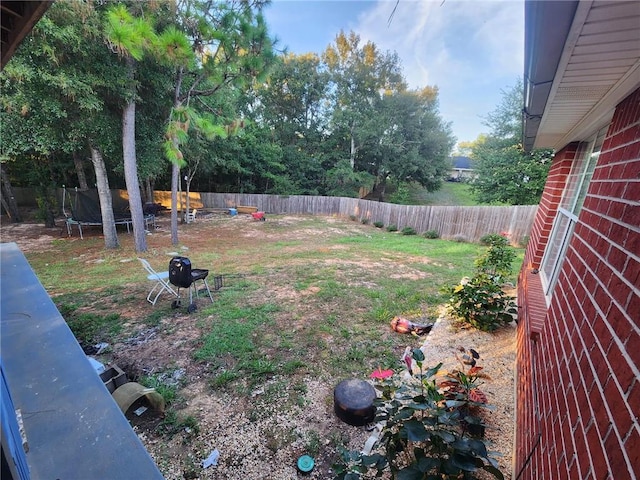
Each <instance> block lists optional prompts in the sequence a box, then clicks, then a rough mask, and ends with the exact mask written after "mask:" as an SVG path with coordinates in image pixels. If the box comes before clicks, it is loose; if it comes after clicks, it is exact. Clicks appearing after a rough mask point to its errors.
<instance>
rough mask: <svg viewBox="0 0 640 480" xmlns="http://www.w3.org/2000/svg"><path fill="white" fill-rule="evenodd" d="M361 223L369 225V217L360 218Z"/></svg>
mask: <svg viewBox="0 0 640 480" xmlns="http://www.w3.org/2000/svg"><path fill="white" fill-rule="evenodd" d="M360 223H361V224H363V225H367V224H368V223H369V219H368V218H367V217H362V218H361V219H360Z"/></svg>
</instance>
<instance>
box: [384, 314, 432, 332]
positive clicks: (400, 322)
mask: <svg viewBox="0 0 640 480" xmlns="http://www.w3.org/2000/svg"><path fill="white" fill-rule="evenodd" d="M432 328H433V323H425V324H420V323H414V322H412V321H410V320H407V319H406V318H404V317H393V319H392V320H391V329H392V330H393V331H395V332H398V333H411V334H412V335H424V334H426V333H429V332H430V331H431V329H432Z"/></svg>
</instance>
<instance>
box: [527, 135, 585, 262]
mask: <svg viewBox="0 0 640 480" xmlns="http://www.w3.org/2000/svg"><path fill="white" fill-rule="evenodd" d="M577 148H578V144H577V143H575V144H571V145H569V146H567V147H566V148H564V149H563V150H562V151H561V152H558V153H557V154H556V155H555V157H554V159H553V163H552V164H551V167H550V169H549V175H548V177H547V183H546V185H545V189H544V192H543V194H542V198H541V199H540V205H539V207H538V212H537V213H536V217H535V219H534V221H533V226H532V228H531V235H530V240H529V243H528V245H527V253H528V255H527V259H528V262H529V263H530V266H531V267H532V268H538V267H539V266H540V262H541V260H542V254H543V253H544V247H545V246H546V244H547V240H548V239H549V234H550V233H551V227H552V226H553V219H554V218H555V216H556V212H557V210H558V205H559V203H560V199H561V198H562V191H563V190H564V187H565V183H566V180H567V176H568V175H569V172H570V170H571V162H573V159H574V158H575V155H576V149H577Z"/></svg>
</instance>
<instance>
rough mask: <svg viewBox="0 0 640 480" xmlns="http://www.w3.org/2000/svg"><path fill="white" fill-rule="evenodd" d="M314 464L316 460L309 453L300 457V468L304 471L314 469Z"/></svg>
mask: <svg viewBox="0 0 640 480" xmlns="http://www.w3.org/2000/svg"><path fill="white" fill-rule="evenodd" d="M314 464H315V462H314V461H313V458H311V457H310V456H309V455H302V456H301V457H300V458H298V470H300V471H301V472H303V473H307V472H310V471H311V470H313V466H314Z"/></svg>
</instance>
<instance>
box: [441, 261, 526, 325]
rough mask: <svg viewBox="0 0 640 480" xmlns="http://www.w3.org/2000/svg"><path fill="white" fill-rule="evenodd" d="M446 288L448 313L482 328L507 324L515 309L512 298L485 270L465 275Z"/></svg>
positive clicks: (510, 320) (515, 311)
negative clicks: (467, 276) (461, 279)
mask: <svg viewBox="0 0 640 480" xmlns="http://www.w3.org/2000/svg"><path fill="white" fill-rule="evenodd" d="M445 292H446V293H448V294H449V300H448V301H447V309H448V310H449V313H451V314H452V315H453V316H454V317H456V318H458V319H460V320H462V321H464V322H467V323H469V324H470V325H472V326H474V327H475V328H477V329H479V330H482V331H485V332H491V331H493V330H496V329H497V328H499V327H501V326H503V325H508V324H509V323H511V322H512V321H513V314H516V313H517V310H516V304H515V302H514V298H513V297H511V296H509V295H507V294H506V293H504V291H503V290H502V287H501V286H500V285H499V284H498V283H496V282H495V280H494V278H493V277H490V276H489V275H486V274H478V275H476V276H475V277H473V278H471V279H464V280H463V281H461V282H460V283H459V284H458V285H456V286H454V287H448V288H447V289H446V290H445Z"/></svg>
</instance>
